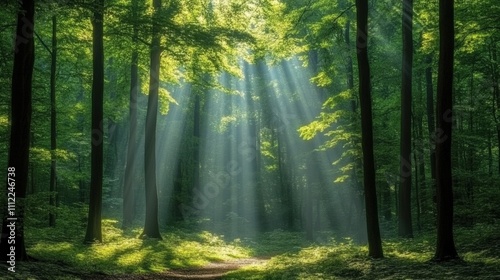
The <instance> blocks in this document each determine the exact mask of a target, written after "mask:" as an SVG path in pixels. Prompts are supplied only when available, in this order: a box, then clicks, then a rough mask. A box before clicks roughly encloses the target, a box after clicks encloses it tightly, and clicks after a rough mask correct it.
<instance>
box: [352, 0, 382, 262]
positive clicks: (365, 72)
mask: <svg viewBox="0 0 500 280" xmlns="http://www.w3.org/2000/svg"><path fill="white" fill-rule="evenodd" d="M356 11H357V14H356V19H357V26H358V30H357V33H356V48H357V57H358V73H359V100H360V108H361V134H362V140H361V145H362V150H363V175H364V191H365V207H366V229H367V233H368V255H369V256H370V257H372V258H383V257H384V254H383V251H382V241H381V239H380V228H379V223H378V210H377V193H376V189H375V160H374V156H373V124H372V104H371V102H372V99H371V88H370V87H371V85H370V64H369V61H368V0H356Z"/></svg>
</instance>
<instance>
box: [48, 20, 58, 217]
mask: <svg viewBox="0 0 500 280" xmlns="http://www.w3.org/2000/svg"><path fill="white" fill-rule="evenodd" d="M50 56H51V61H50V153H51V154H50V185H49V190H50V192H51V194H50V200H49V204H50V206H52V207H55V206H56V204H57V203H56V200H57V196H56V191H57V174H56V149H57V142H56V140H57V131H56V119H57V118H56V117H57V116H56V113H57V110H56V63H57V17H56V15H53V16H52V51H51V53H50ZM49 225H50V226H51V227H53V226H55V225H56V215H55V214H54V212H53V211H51V212H50V214H49Z"/></svg>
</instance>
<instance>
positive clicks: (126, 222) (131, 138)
mask: <svg viewBox="0 0 500 280" xmlns="http://www.w3.org/2000/svg"><path fill="white" fill-rule="evenodd" d="M137 9H138V7H137V0H134V1H133V2H132V13H133V17H134V18H136V17H137ZM133 33H134V34H133V37H132V44H133V45H134V46H135V45H136V44H137V37H138V35H139V29H138V27H137V23H134V26H133ZM138 63H139V54H138V52H137V49H136V48H135V47H134V50H133V51H132V60H131V63H130V104H129V135H128V147H127V165H126V166H125V182H124V184H123V225H122V227H123V228H128V227H130V226H131V225H132V223H133V221H134V218H135V207H134V205H135V196H134V185H135V184H134V180H135V177H136V176H135V175H136V167H135V163H136V158H137V155H136V153H137V148H138V146H137V96H138V93H139V89H140V86H139V70H138Z"/></svg>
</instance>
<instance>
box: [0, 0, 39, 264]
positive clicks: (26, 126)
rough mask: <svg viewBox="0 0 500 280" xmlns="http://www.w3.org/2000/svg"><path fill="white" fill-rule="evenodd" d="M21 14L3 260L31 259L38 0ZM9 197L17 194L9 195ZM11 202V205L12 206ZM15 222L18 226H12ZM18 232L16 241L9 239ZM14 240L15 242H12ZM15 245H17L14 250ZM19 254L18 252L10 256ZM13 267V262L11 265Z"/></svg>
mask: <svg viewBox="0 0 500 280" xmlns="http://www.w3.org/2000/svg"><path fill="white" fill-rule="evenodd" d="M19 2H20V5H21V7H20V10H19V12H18V15H17V27H16V37H15V38H16V41H15V50H16V51H15V54H14V68H13V71H12V97H11V110H12V111H11V117H12V119H11V131H10V147H9V167H8V168H7V170H6V171H7V178H8V179H7V185H6V192H7V194H10V193H13V194H14V195H15V201H14V204H9V203H11V202H13V201H12V200H11V199H9V200H8V203H5V204H3V205H4V206H3V207H4V211H3V212H4V213H5V214H4V217H3V218H2V236H1V239H0V261H2V262H6V261H10V260H12V258H15V261H25V260H28V255H27V254H26V249H25V242H24V207H23V205H22V203H24V199H25V197H26V190H27V188H28V165H29V148H30V130H31V112H32V104H31V97H32V89H31V88H32V77H33V64H34V60H35V47H34V38H33V30H34V24H35V22H34V15H35V2H34V1H33V0H21V1H19ZM8 197H9V198H14V197H13V196H11V195H8ZM9 206H10V207H9ZM11 225H14V226H15V228H13V227H11ZM12 232H15V245H13V244H10V243H9V241H10V240H12V239H8V237H9V236H12ZM11 243H12V242H11ZM12 247H14V248H15V250H14V252H12V250H11V249H12ZM12 254H15V256H14V257H13V256H10V255H12ZM10 267H12V266H10Z"/></svg>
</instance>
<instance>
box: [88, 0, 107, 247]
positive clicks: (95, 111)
mask: <svg viewBox="0 0 500 280" xmlns="http://www.w3.org/2000/svg"><path fill="white" fill-rule="evenodd" d="M103 13H104V0H95V1H94V5H93V17H92V26H93V31H92V41H93V47H92V48H93V50H92V56H93V57H92V59H93V76H92V134H91V143H92V149H91V174H90V202H89V215H88V222H87V233H86V234H85V242H86V243H93V242H95V241H99V242H102V230H101V210H102V179H103V143H104V135H103V134H104V132H103V131H102V130H103V117H104V113H103V96H104V50H103V18H104V16H103Z"/></svg>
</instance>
